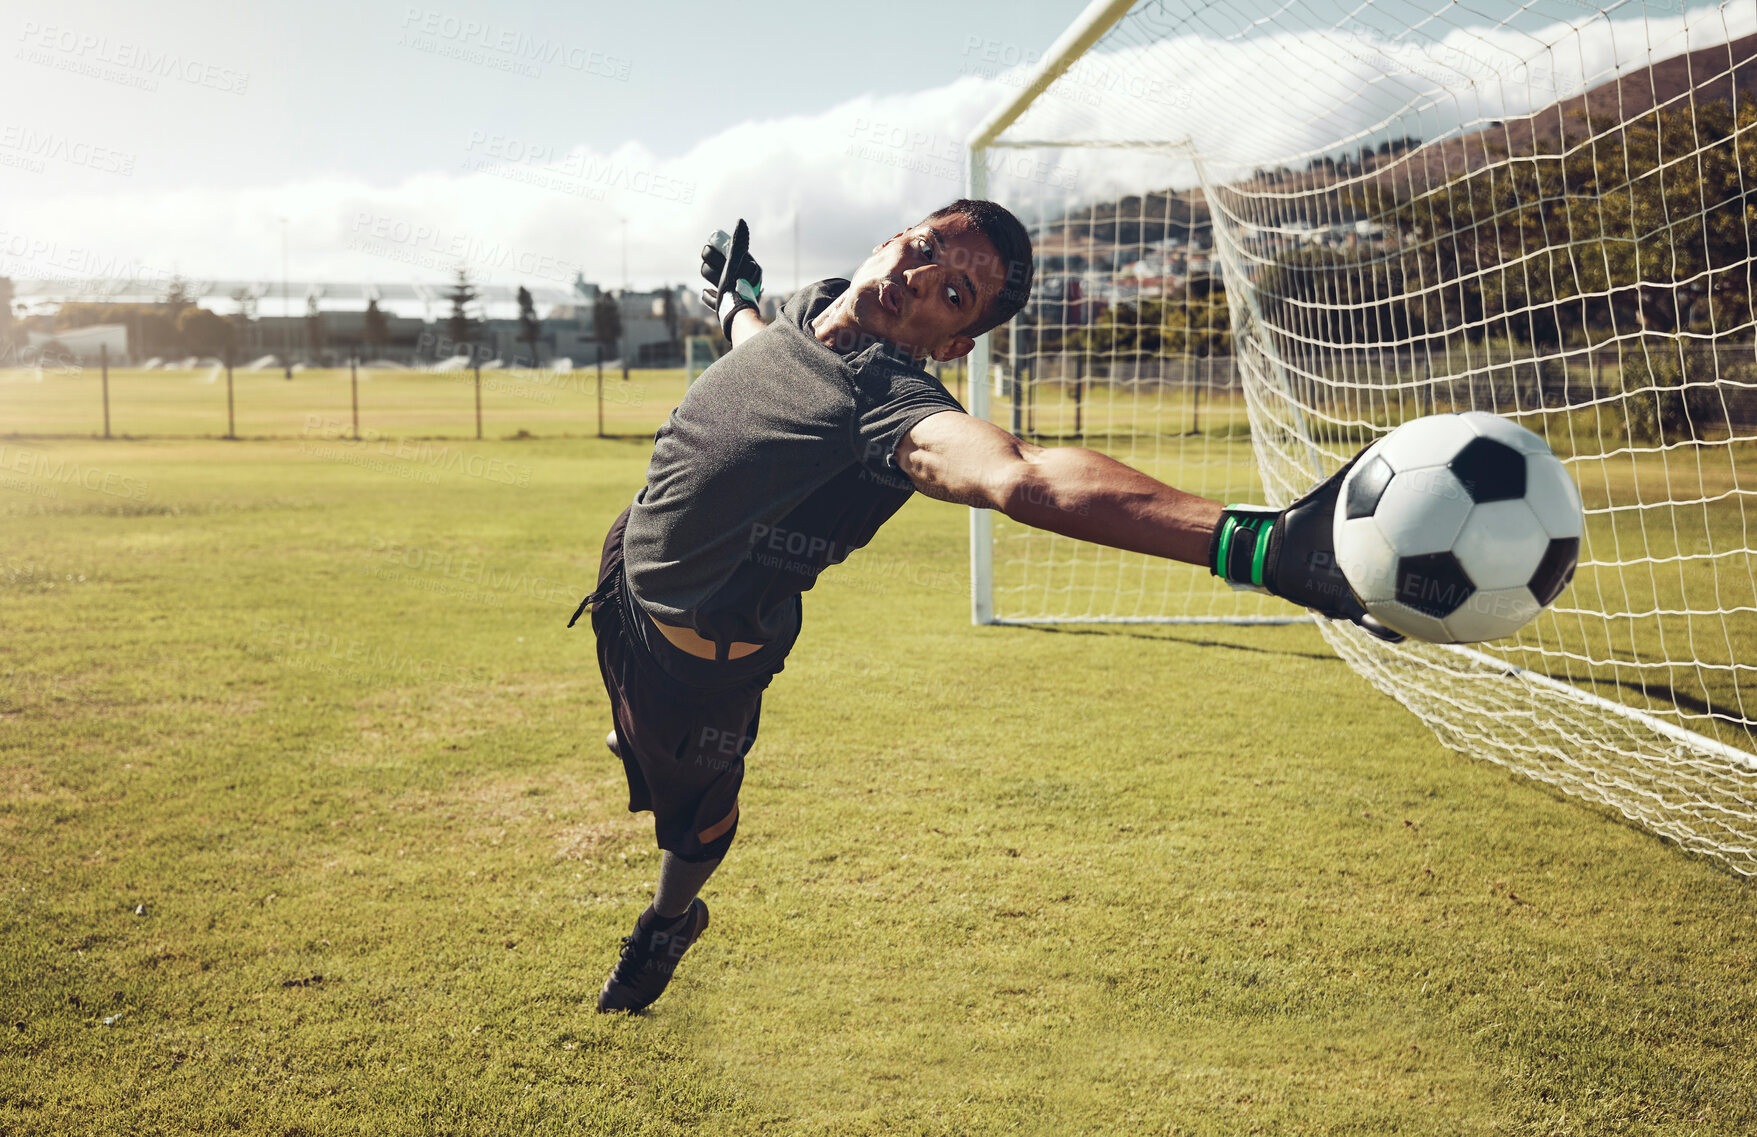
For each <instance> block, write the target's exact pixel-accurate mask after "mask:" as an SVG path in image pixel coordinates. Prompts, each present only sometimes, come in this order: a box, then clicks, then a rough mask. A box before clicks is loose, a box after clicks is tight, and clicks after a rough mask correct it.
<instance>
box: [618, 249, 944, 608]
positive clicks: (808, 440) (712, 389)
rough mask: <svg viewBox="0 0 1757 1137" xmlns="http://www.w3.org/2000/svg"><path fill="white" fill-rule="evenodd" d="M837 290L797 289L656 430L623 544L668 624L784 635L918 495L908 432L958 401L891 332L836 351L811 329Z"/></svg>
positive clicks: (639, 594)
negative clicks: (903, 460) (839, 568)
mask: <svg viewBox="0 0 1757 1137" xmlns="http://www.w3.org/2000/svg"><path fill="white" fill-rule="evenodd" d="M847 287H848V282H847V281H846V280H824V281H819V282H818V283H817V284H814V285H811V286H810V287H808V288H803V289H801V290H800V291H798V292H796V293H795V294H794V295H793V297H792V298H791V299H790V300H789V301H788V302H787V304H786V305H785V307H783V308H782V310H781V315H780V318H779V319H777V320H776V321H775V322H774V323H773V324H771V325H769V326H768V327H767V328H765V329H764V330H763V331H761V332H759V333H757V334H756V335H754V336H752V337H751V338H750V339H748V340H746V341H744V342H743V343H742V344H740V345H739V346H738V348H737V349H735V350H733V351H731V352H728V353H727V354H726V355H725V356H723V357H722V358H720V359H719V360H717V361H716V362H715V363H714V364H713V365H712V366H710V367H709V368H708V369H707V370H706V371H704V372H702V375H701V378H700V379H698V380H697V381H696V383H695V385H694V386H692V387H691V388H690V389H689V393H688V394H686V395H685V396H684V397H683V402H681V403H680V404H678V407H677V409H676V410H674V411H672V412H671V417H670V419H668V420H667V421H666V423H665V425H664V426H662V427H660V428H659V432H658V434H657V435H656V436H655V439H654V445H653V458H652V461H651V463H650V464H649V465H648V466H647V484H646V485H645V486H644V487H643V488H642V489H641V491H640V493H639V494H638V495H636V497H635V502H634V506H633V507H632V508H631V509H630V511H629V516H628V532H627V536H626V538H625V540H624V546H623V548H624V558H625V565H626V571H627V574H628V584H629V590H630V591H631V592H632V593H633V594H634V596H635V598H636V599H637V600H639V601H640V603H641V604H642V605H643V606H644V607H645V608H646V609H647V610H648V611H649V612H651V613H652V614H653V615H654V616H655V617H657V618H658V619H660V620H662V621H664V622H665V623H667V624H674V625H678V626H681V627H688V628H693V629H695V630H696V631H697V632H698V633H700V634H701V635H703V636H706V637H708V638H709V639H713V640H718V641H743V642H763V641H767V640H771V639H775V638H777V637H779V636H782V635H786V634H788V633H790V632H792V631H793V630H794V626H795V621H796V620H797V613H798V604H797V602H796V600H795V598H796V597H797V596H798V595H799V594H800V593H802V592H805V591H806V590H807V589H809V588H811V586H812V585H813V584H815V583H816V582H817V576H818V573H820V572H822V571H823V570H824V569H825V568H826V567H828V566H830V565H832V564H837V563H839V562H841V561H843V560H845V559H847V557H848V554H850V553H852V552H853V551H854V550H855V549H858V548H860V547H861V546H862V545H865V544H866V543H867V542H868V541H870V540H871V539H872V536H873V534H874V533H876V532H878V528H879V526H880V525H883V524H884V523H885V522H886V521H887V520H889V519H890V517H891V515H892V514H894V513H896V512H897V510H899V509H901V508H902V506H903V503H904V502H905V501H907V500H908V499H909V495H910V494H911V493H912V492H914V487H913V486H912V485H911V484H910V482H909V480H908V479H907V478H906V477H904V475H903V474H902V473H901V472H900V471H899V470H898V469H897V464H896V449H897V444H898V443H899V442H901V441H902V440H903V436H904V435H906V434H907V433H908V432H909V430H910V428H912V427H913V426H914V425H915V424H916V423H918V422H920V421H921V420H922V419H924V418H926V417H927V416H929V415H932V414H937V413H938V412H940V411H947V410H952V411H961V410H963V407H961V406H960V405H959V404H958V401H957V400H956V399H954V398H952V396H951V395H950V394H948V393H947V391H946V389H945V387H943V386H941V385H940V383H939V381H938V380H936V379H934V377H933V376H931V375H929V374H928V373H927V372H925V371H923V370H921V369H920V368H919V367H917V366H915V363H914V361H913V360H911V359H910V358H909V357H908V355H907V354H906V353H904V352H903V351H902V350H901V349H899V348H897V347H895V346H894V345H892V344H888V343H885V342H884V341H882V340H874V339H871V338H869V337H863V338H862V340H861V341H860V342H853V343H849V344H846V345H843V346H845V348H846V350H845V351H842V352H838V351H836V350H833V349H831V348H830V347H828V346H826V345H824V344H823V343H820V342H819V341H818V340H817V339H816V338H815V337H814V336H813V335H812V333H811V329H810V323H811V321H812V319H813V318H815V317H816V316H817V315H818V314H819V313H821V312H822V311H823V310H824V309H825V308H826V307H828V306H829V304H830V303H831V301H833V300H834V299H835V298H836V297H837V296H839V295H841V294H842V292H843V291H845V290H846V289H847Z"/></svg>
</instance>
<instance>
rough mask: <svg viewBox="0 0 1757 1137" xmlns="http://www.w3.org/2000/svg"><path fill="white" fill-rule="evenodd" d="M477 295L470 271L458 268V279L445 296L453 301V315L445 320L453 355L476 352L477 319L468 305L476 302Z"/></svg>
mask: <svg viewBox="0 0 1757 1137" xmlns="http://www.w3.org/2000/svg"><path fill="white" fill-rule="evenodd" d="M476 296H477V293H476V289H475V288H474V287H473V286H472V285H471V284H470V274H469V271H468V270H466V269H462V268H460V269H458V274H457V280H455V281H453V282H452V286H451V291H450V292H447V293H446V294H445V298H446V299H447V300H449V301H451V316H450V317H448V318H447V319H446V321H445V330H446V334H447V335H449V336H450V337H451V343H452V354H453V355H465V354H470V355H473V354H474V353H475V347H474V344H475V342H476V321H475V320H474V319H472V318H471V316H470V314H469V312H468V311H467V310H466V305H469V304H472V303H474V302H475V300H476Z"/></svg>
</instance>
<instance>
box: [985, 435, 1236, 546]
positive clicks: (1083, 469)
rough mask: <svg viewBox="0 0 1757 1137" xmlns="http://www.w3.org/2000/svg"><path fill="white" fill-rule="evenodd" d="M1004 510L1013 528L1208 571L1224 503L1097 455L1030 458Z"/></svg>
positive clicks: (1055, 452) (1056, 451)
mask: <svg viewBox="0 0 1757 1137" xmlns="http://www.w3.org/2000/svg"><path fill="white" fill-rule="evenodd" d="M1025 457H1026V464H1025V467H1024V469H1023V472H1022V473H1021V475H1020V476H1019V477H1018V478H1017V479H1016V480H1015V482H1014V484H1013V485H1012V486H1011V487H1010V489H1009V492H1008V494H1007V498H1006V501H1005V503H1004V505H1002V507H1001V509H1002V512H1003V513H1005V514H1006V515H1007V516H1008V517H1010V518H1012V519H1013V520H1014V521H1018V522H1021V523H1022V524H1025V525H1030V526H1033V527H1035V528H1038V529H1047V530H1049V531H1050V532H1052V533H1060V534H1062V535H1064V536H1068V537H1074V538H1077V539H1079V540H1082V541H1095V542H1097V543H1098V544H1101V545H1109V546H1111V547H1113V548H1118V549H1127V550H1129V551H1131V552H1136V553H1149V554H1152V555H1153V556H1158V557H1170V558H1172V559H1173V560H1179V561H1187V562H1189V563H1190V564H1201V565H1205V564H1207V562H1208V546H1209V544H1210V542H1211V541H1212V539H1213V536H1214V529H1215V526H1216V525H1218V524H1219V522H1220V510H1221V503H1219V502H1216V501H1210V500H1208V499H1207V498H1204V497H1198V496H1197V495H1195V494H1190V493H1185V492H1183V491H1182V490H1179V489H1175V488H1173V487H1172V486H1168V485H1166V484H1165V483H1164V482H1161V481H1158V480H1156V479H1154V478H1150V477H1148V476H1147V475H1146V474H1143V473H1141V472H1140V471H1139V470H1136V469H1133V468H1132V467H1129V466H1125V465H1124V464H1123V463H1121V462H1118V461H1116V460H1115V459H1114V458H1109V457H1106V456H1105V455H1103V454H1100V453H1098V452H1097V451H1095V450H1082V449H1079V448H1077V447H1071V446H1070V447H1050V448H1045V449H1035V448H1033V449H1032V450H1030V451H1028V452H1027V453H1026V455H1025Z"/></svg>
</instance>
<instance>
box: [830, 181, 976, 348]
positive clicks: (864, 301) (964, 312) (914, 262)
mask: <svg viewBox="0 0 1757 1137" xmlns="http://www.w3.org/2000/svg"><path fill="white" fill-rule="evenodd" d="M1006 279H1007V273H1006V266H1005V265H1003V264H1002V263H1001V258H1000V254H998V253H996V252H995V248H994V245H993V244H992V243H991V242H990V241H989V239H988V238H987V237H984V236H983V235H982V230H980V229H978V228H976V226H974V225H972V224H971V223H970V219H969V218H967V217H965V216H963V215H962V214H953V215H952V216H950V217H940V218H937V219H934V220H931V221H923V222H922V223H921V224H919V225H917V226H915V227H914V228H913V229H906V230H904V231H903V232H901V233H898V234H897V235H896V236H894V237H892V238H891V239H890V240H888V241H886V242H885V243H884V244H882V245H879V246H877V247H876V248H874V249H873V251H872V256H870V257H868V258H866V263H865V264H863V265H861V266H860V267H859V268H858V269H856V270H855V273H854V279H853V280H852V281H851V282H850V284H849V292H850V293H852V294H853V297H854V320H855V322H856V323H858V324H859V325H860V329H861V330H862V331H864V332H867V333H869V334H871V335H875V336H878V337H879V338H881V339H886V340H889V341H890V342H892V343H894V344H896V345H897V346H898V347H901V348H903V349H904V350H905V351H907V352H909V353H910V354H911V355H914V356H915V357H916V358H918V359H920V358H923V357H931V358H933V359H937V360H939V361H940V362H942V363H943V362H945V361H946V360H948V359H956V358H958V357H959V356H961V355H964V354H966V353H968V352H969V351H970V349H971V348H972V347H974V346H976V341H975V340H974V339H972V338H971V337H970V336H967V335H965V334H964V329H965V328H967V327H969V326H970V325H971V324H972V323H974V322H975V321H976V318H977V317H978V316H979V315H980V314H981V313H982V312H983V311H985V310H986V309H987V307H988V304H989V301H991V300H993V299H994V297H995V295H996V294H997V293H998V292H1000V290H1001V289H1002V288H1003V287H1005V286H1006Z"/></svg>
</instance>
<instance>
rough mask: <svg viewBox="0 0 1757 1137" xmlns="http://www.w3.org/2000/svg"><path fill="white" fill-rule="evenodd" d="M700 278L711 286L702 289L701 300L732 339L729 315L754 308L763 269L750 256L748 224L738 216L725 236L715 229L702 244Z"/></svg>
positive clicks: (730, 317)
mask: <svg viewBox="0 0 1757 1137" xmlns="http://www.w3.org/2000/svg"><path fill="white" fill-rule="evenodd" d="M702 279H704V280H706V281H707V282H708V283H710V284H712V285H713V287H712V288H704V289H702V303H704V304H706V305H707V306H708V307H710V308H712V309H713V310H714V315H716V316H718V317H719V318H720V330H721V331H723V332H725V333H726V338H727V339H728V340H730V339H731V338H732V318H733V317H734V316H736V315H738V313H739V312H741V311H743V310H744V309H746V308H749V309H750V310H751V311H753V312H754V311H755V310H756V303H757V301H758V300H759V299H761V298H762V295H763V268H762V266H761V265H759V264H757V263H756V261H755V260H754V259H752V258H751V255H750V227H749V226H748V225H746V224H745V223H744V218H742V217H740V218H739V219H738V224H737V225H736V226H734V227H733V230H732V233H731V234H730V235H728V234H727V233H726V231H725V230H724V229H717V230H715V231H714V235H713V236H712V237H709V238H708V243H707V244H705V245H703V246H702Z"/></svg>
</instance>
